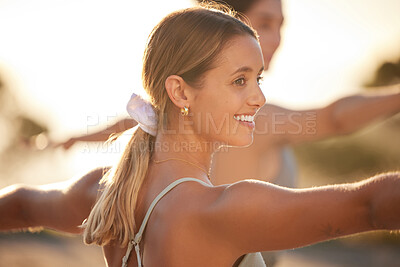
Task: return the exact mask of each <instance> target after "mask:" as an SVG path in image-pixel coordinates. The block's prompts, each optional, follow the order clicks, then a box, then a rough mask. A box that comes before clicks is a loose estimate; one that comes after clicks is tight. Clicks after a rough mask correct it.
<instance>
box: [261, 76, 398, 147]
mask: <svg viewBox="0 0 400 267" xmlns="http://www.w3.org/2000/svg"><path fill="white" fill-rule="evenodd" d="M385 89H386V90H381V91H382V92H381V93H370V94H357V95H352V96H348V97H344V98H341V99H339V100H337V101H335V102H333V103H332V104H330V105H328V106H326V107H323V108H319V109H310V110H290V109H285V108H282V107H279V106H275V105H269V104H267V105H265V106H264V107H262V109H261V110H260V112H259V113H258V114H257V119H256V130H255V135H254V142H255V144H257V147H259V148H260V149H263V148H265V147H266V146H270V145H271V144H294V143H300V142H305V141H316V140H319V139H323V138H327V137H331V136H335V135H343V134H349V133H352V132H355V131H357V130H359V129H361V128H362V127H365V126H367V125H368V124H370V123H372V122H374V121H376V120H377V119H382V118H388V117H390V116H392V115H394V114H397V113H398V112H400V84H397V85H393V86H389V87H385Z"/></svg>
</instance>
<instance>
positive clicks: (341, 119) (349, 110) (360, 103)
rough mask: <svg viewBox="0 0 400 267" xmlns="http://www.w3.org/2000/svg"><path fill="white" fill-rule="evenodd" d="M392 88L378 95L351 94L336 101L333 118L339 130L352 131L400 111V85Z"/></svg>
mask: <svg viewBox="0 0 400 267" xmlns="http://www.w3.org/2000/svg"><path fill="white" fill-rule="evenodd" d="M392 90H393V91H392ZM392 90H390V93H383V94H378V95H368V94H365V95H354V96H349V97H345V98H342V99H339V100H338V101H336V102H334V103H333V104H332V105H333V109H332V110H333V114H332V119H333V121H334V124H335V126H336V128H337V129H338V131H339V132H340V133H342V134H346V133H352V132H354V131H356V130H358V129H360V128H362V127H364V126H366V125H367V124H369V123H371V122H373V121H374V120H376V119H379V118H386V117H389V116H392V115H394V114H396V113H398V112H400V85H397V90H396V87H393V88H392Z"/></svg>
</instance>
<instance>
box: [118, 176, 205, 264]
mask: <svg viewBox="0 0 400 267" xmlns="http://www.w3.org/2000/svg"><path fill="white" fill-rule="evenodd" d="M188 181H194V182H198V183H201V184H203V185H205V186H210V185H209V184H207V183H206V182H204V181H202V180H200V179H196V178H190V177H187V178H181V179H178V180H176V181H174V182H172V183H170V184H169V185H168V186H167V187H166V188H164V190H163V191H161V193H160V194H158V195H157V197H156V198H155V199H154V200H153V202H152V203H151V204H150V207H149V209H148V210H147V212H146V215H145V217H144V219H143V222H142V225H141V226H140V228H139V231H138V232H137V234H136V235H135V237H134V239H133V240H132V241H131V242H129V245H128V249H127V251H126V255H125V256H124V257H123V259H122V267H125V266H127V263H128V258H129V255H130V253H131V251H132V249H133V247H134V248H135V251H136V256H137V260H138V266H139V267H141V266H142V262H141V257H140V249H139V243H140V241H141V240H142V235H143V232H144V229H145V228H146V225H147V221H148V220H149V217H150V215H151V213H152V212H153V209H154V207H155V206H156V205H157V203H158V201H160V200H161V198H163V197H164V196H165V195H166V194H167V193H168V192H169V191H171V190H172V189H173V188H174V187H175V186H177V185H179V184H181V183H183V182H188Z"/></svg>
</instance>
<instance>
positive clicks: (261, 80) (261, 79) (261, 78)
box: [257, 76, 264, 85]
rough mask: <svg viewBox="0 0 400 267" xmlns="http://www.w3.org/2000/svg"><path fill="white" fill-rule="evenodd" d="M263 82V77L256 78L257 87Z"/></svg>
mask: <svg viewBox="0 0 400 267" xmlns="http://www.w3.org/2000/svg"><path fill="white" fill-rule="evenodd" d="M263 81H264V77H263V76H258V77H257V83H258V85H261V84H262V82H263Z"/></svg>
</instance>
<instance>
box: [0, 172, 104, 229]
mask: <svg viewBox="0 0 400 267" xmlns="http://www.w3.org/2000/svg"><path fill="white" fill-rule="evenodd" d="M104 171H105V170H104V169H103V168H99V169H95V170H93V171H91V172H89V173H87V174H86V175H84V176H82V177H81V178H79V179H71V180H68V181H65V182H61V183H55V184H48V185H43V186H28V185H12V186H9V187H6V188H3V189H1V190H0V231H11V230H14V231H15V230H23V229H28V228H35V227H47V228H51V229H55V230H59V231H63V232H67V233H80V232H81V229H80V228H79V225H81V223H82V221H83V220H84V219H85V218H87V216H88V215H89V213H90V210H91V207H92V206H93V205H94V203H95V201H96V198H97V193H98V190H99V181H100V179H101V177H102V176H103V173H104Z"/></svg>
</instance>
